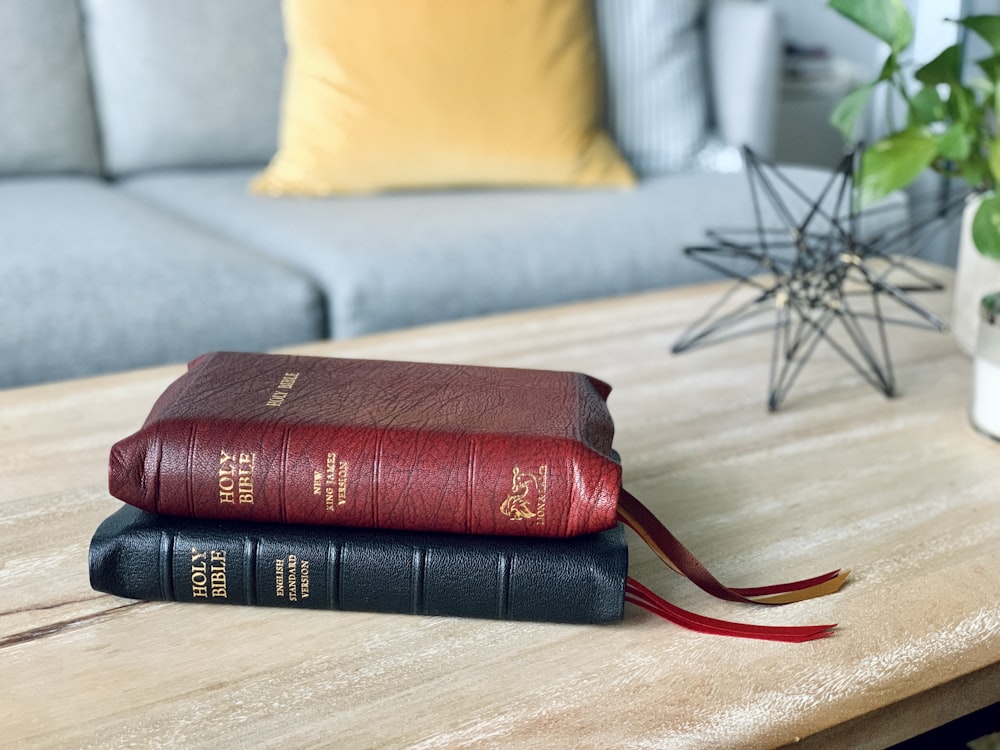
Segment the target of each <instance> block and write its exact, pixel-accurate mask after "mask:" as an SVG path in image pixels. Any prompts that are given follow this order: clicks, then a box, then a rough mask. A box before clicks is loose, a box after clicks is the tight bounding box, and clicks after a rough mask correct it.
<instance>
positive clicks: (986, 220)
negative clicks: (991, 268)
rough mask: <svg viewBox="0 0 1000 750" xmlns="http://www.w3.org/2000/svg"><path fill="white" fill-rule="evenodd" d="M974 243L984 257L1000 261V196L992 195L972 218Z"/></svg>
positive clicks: (984, 200) (985, 199)
mask: <svg viewBox="0 0 1000 750" xmlns="http://www.w3.org/2000/svg"><path fill="white" fill-rule="evenodd" d="M972 241H973V242H975V243H976V247H977V248H978V249H979V252H981V253H982V254H983V255H987V256H989V257H991V258H996V259H997V260H1000V195H997V194H996V193H991V194H990V195H988V196H987V197H986V198H984V199H983V202H982V203H981V204H980V205H979V208H978V210H977V211H976V215H975V216H973V217H972Z"/></svg>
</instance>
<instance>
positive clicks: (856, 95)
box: [830, 83, 873, 143]
mask: <svg viewBox="0 0 1000 750" xmlns="http://www.w3.org/2000/svg"><path fill="white" fill-rule="evenodd" d="M872 88H873V85H872V84H870V83H866V84H863V85H861V86H858V87H857V88H856V89H854V91H852V92H851V93H849V94H848V95H847V96H845V97H844V98H843V99H841V100H840V103H839V104H838V105H837V107H836V109H834V110H833V114H832V115H830V124H831V125H833V127H835V128H836V129H837V130H839V131H840V133H841V135H843V136H844V140H845V141H847V142H848V143H850V142H852V141H853V140H854V129H855V125H856V123H857V121H858V118H859V117H861V113H862V112H864V110H865V107H866V106H867V104H868V99H869V98H870V97H871V94H872Z"/></svg>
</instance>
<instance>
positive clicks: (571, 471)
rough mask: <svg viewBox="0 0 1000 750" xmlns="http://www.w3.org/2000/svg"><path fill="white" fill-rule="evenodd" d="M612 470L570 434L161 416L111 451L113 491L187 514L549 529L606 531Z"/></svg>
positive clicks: (610, 521)
mask: <svg viewBox="0 0 1000 750" xmlns="http://www.w3.org/2000/svg"><path fill="white" fill-rule="evenodd" d="M620 485H621V467H620V466H619V464H618V463H617V462H616V461H614V460H613V459H611V458H609V457H607V456H602V455H600V454H598V453H596V452H594V451H592V450H590V449H589V448H588V447H586V446H584V445H581V444H580V443H578V442H575V441H572V440H564V439H556V438H532V437H531V436H527V437H518V438H516V439H512V438H510V437H508V436H503V435H483V434H476V435H469V434H466V433H462V432H456V433H445V432H426V431H421V430H403V429H398V430H392V429H388V430H373V429H371V428H366V427H364V426H350V425H347V426H329V425H308V424H296V425H283V424H280V423H276V424H266V423H255V424H253V425H249V426H248V425H245V424H241V423H240V422H238V421H235V420H234V421H232V422H221V421H212V422H208V423H204V422H195V421H172V422H165V423H162V424H156V425H154V426H152V427H151V428H149V429H148V430H142V431H140V432H138V433H136V434H135V435H133V436H131V437H129V438H126V439H125V440H123V441H121V442H119V443H118V444H116V445H115V446H114V448H113V449H112V452H111V460H110V488H111V494H112V495H114V496H115V497H117V498H119V499H121V500H123V501H125V502H127V503H130V504H132V505H135V506H136V507H139V508H142V509H144V510H148V511H151V512H156V513H161V514H166V515H175V516H186V517H192V518H217V519H227V520H253V521H266V522H279V523H298V524H319V525H336V526H358V527H365V528H382V529H400V530H421V531H441V532H449V533H467V534H501V535H510V536H539V537H542V536H544V537H562V536H575V535H579V534H585V533H591V532H595V531H600V530H602V529H607V528H610V527H612V526H614V525H615V523H616V522H617V519H616V516H615V509H616V504H617V500H618V490H619V488H620Z"/></svg>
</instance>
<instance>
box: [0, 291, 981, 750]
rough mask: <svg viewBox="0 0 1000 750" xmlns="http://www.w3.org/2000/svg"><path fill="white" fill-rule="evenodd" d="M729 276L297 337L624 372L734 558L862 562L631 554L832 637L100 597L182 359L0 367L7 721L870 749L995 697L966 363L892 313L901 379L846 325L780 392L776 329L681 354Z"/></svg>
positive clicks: (395, 353)
mask: <svg viewBox="0 0 1000 750" xmlns="http://www.w3.org/2000/svg"><path fill="white" fill-rule="evenodd" d="M942 274H943V275H944V272H942ZM722 288H723V287H722V286H719V285H714V286H713V285H710V286H707V287H701V288H690V289H684V290H680V291H671V292H664V293H653V294H647V295H641V296H635V297H629V298H623V299H615V300H606V301H599V302H594V303H588V304H582V305H576V306H570V307H563V308H556V309H548V310H542V311H536V312H528V313H521V314H515V315H510V316H501V317H495V318H489V319H482V320H474V321H468V322H459V323H455V324H449V325H443V326H437V327H433V328H424V329H419V330H413V331H408V332H403V333H396V334H391V335H384V336H376V337H370V338H365V339H357V340H352V341H346V342H342V343H322V344H318V345H312V346H306V347H300V348H298V349H297V350H298V351H301V352H305V353H312V354H318V353H323V354H332V355H343V356H363V357H372V358H396V359H412V360H428V361H431V360H437V361H451V362H467V363H476V364H491V365H505V366H530V367H550V368H558V369H575V370H583V371H586V372H589V373H592V374H594V375H596V376H599V377H601V378H604V379H606V380H608V381H609V382H610V383H612V385H613V386H614V388H615V391H614V393H613V394H612V396H611V402H610V403H611V409H612V413H613V414H614V416H615V419H616V423H617V427H618V435H617V437H616V446H617V448H618V450H619V451H620V452H621V453H622V455H623V457H624V466H625V483H626V486H627V487H629V488H630V489H631V490H632V491H633V492H634V493H635V494H637V495H639V496H640V497H641V498H643V499H645V500H646V501H647V503H648V504H649V505H650V507H651V508H653V509H654V510H655V511H656V512H657V514H658V515H659V516H660V517H661V518H662V519H663V520H664V521H665V522H666V523H667V525H668V526H670V528H671V529H672V530H673V531H674V533H675V534H677V535H678V536H679V537H680V538H681V539H682V540H684V541H685V542H686V543H687V544H688V546H689V547H691V548H692V549H693V550H694V551H695V552H696V553H697V554H698V555H699V556H700V557H701V559H702V560H703V561H704V562H705V563H706V564H707V565H708V566H709V567H710V568H712V569H713V570H714V571H715V572H716V574H717V575H719V577H720V578H722V579H723V580H725V581H726V582H728V583H730V584H731V585H744V586H749V585H755V584H757V583H768V582H773V581H774V580H785V579H787V578H790V577H802V576H807V575H811V574H815V573H819V572H822V571H825V570H828V569H831V568H836V567H840V566H846V567H851V568H853V570H854V574H853V577H852V579H851V581H850V582H849V583H848V585H847V586H845V588H844V589H843V590H842V591H841V592H840V593H838V594H836V595H833V596H829V597H825V598H822V599H818V600H813V601H809V602H804V603H800V604H794V605H790V606H787V607H778V608H758V607H748V606H746V605H739V604H733V603H728V602H721V601H716V600H714V599H711V598H709V597H708V596H707V595H705V594H702V593H701V592H700V591H698V590H697V589H694V587H693V586H691V585H690V584H688V583H687V582H685V581H683V580H681V579H679V578H678V577H677V576H674V575H673V574H671V573H670V572H669V571H667V570H665V569H664V568H663V567H662V566H661V565H659V564H658V563H657V561H656V560H655V558H653V556H652V554H651V553H648V551H647V550H646V549H645V548H644V547H642V545H641V544H640V543H638V542H637V540H636V539H635V538H634V537H631V538H630V542H631V547H632V572H633V574H634V575H637V576H638V577H640V578H641V579H642V580H644V581H645V582H646V583H647V584H649V585H650V586H651V587H652V588H654V589H655V590H657V591H658V592H660V593H661V594H664V595H666V596H667V597H668V598H670V599H671V600H672V601H673V602H674V603H676V604H678V605H680V606H684V607H687V608H690V609H693V610H696V611H699V612H702V613H704V614H707V615H710V616H715V617H721V618H726V619H740V620H744V621H751V622H760V623H785V624H804V623H813V622H839V623H840V628H839V630H838V631H837V633H836V635H835V636H834V637H833V638H830V639H826V640H822V641H817V642H813V643H807V644H801V645H791V644H775V643H766V642H760V641H746V640H738V639H733V638H725V637H718V636H706V635H699V634H696V633H693V632H689V631H685V630H682V629H679V628H678V627H675V626H673V625H671V624H669V623H667V622H664V621H662V620H659V619H657V618H656V617H654V616H652V615H650V614H648V613H646V612H644V611H642V610H639V609H637V608H635V607H632V606H631V605H629V606H628V607H627V610H626V616H625V620H624V622H621V623H618V624H615V625H611V626H594V627H580V626H566V625H553V624H534V623H527V624H525V623H505V622H493V621H478V620H462V619H448V618H437V619H436V618H422V617H413V616H392V615H376V614H369V613H338V612H306V611H286V610H269V609H264V608H249V607H217V606H216V607H213V606H204V605H202V606H199V605H185V604H174V603H145V602H133V601H129V600H124V599H118V598H114V597H111V596H107V595H103V594H98V593H96V592H95V591H93V590H91V588H90V586H89V584H88V578H87V563H86V560H87V546H88V542H89V539H90V536H91V534H92V533H93V531H94V529H95V528H96V527H97V525H98V523H99V522H100V521H101V519H103V518H104V517H105V516H106V515H108V514H109V513H111V512H112V511H114V510H115V509H116V508H117V507H118V505H119V504H118V502H117V501H116V500H114V499H112V498H110V497H109V495H108V494H107V489H106V461H107V453H108V448H109V446H110V445H111V444H112V443H113V442H114V441H116V440H117V439H119V438H120V437H123V436H124V435H126V434H127V433H129V432H131V431H132V430H134V429H136V428H137V427H138V426H139V424H140V423H141V422H142V420H143V418H144V417H145V415H146V412H147V411H148V409H149V407H150V405H151V404H152V402H153V400H154V398H155V397H156V395H157V394H158V393H159V392H160V391H161V389H163V388H164V387H165V386H166V385H167V383H168V382H170V381H171V380H172V379H173V378H174V377H176V376H177V375H179V374H180V373H181V372H182V369H183V368H182V366H179V365H178V366H171V367H164V368H159V369H153V370H147V371H140V372H132V373H126V374H122V375H115V376H110V377H101V378H93V379H88V380H82V381H77V382H67V383H62V384H55V385H45V386H41V387H34V388H25V389H17V390H10V391H6V392H0V675H2V677H0V744H3V745H4V746H5V747H11V746H13V747H59V748H62V747H125V746H137V747H146V746H172V747H184V748H189V747H211V748H215V749H217V748H222V747H236V746H240V747H245V746H257V747H299V746H310V747H315V746H330V747H338V748H354V747H414V748H429V747H491V746H504V747H507V746H512V747H542V748H549V747H570V746H572V747H577V748H605V747H616V746H619V747H643V748H650V747H664V748H722V747H725V748H740V747H746V748H761V747H774V746H781V745H784V744H788V743H794V742H797V741H801V743H800V744H801V746H802V747H807V748H809V747H821V748H829V747H851V748H864V747H881V746H884V745H887V744H890V743H892V742H895V741H898V740H901V739H904V738H906V737H908V736H912V735H914V734H917V733H920V732H922V731H924V730H926V729H928V728H930V727H932V726H934V725H938V724H941V723H944V722H946V721H948V720H950V719H952V718H955V717H958V716H960V715H963V714H965V713H968V712H971V711H974V710H977V709H979V708H981V707H982V706H985V705H988V704H990V703H993V702H996V701H998V700H1000V664H998V662H1000V574H998V571H1000V471H998V462H1000V445H998V444H996V443H993V442H991V441H989V440H987V439H985V438H983V437H981V436H980V435H978V434H976V433H975V432H974V431H973V429H972V428H971V427H970V425H969V422H968V419H967V402H968V399H969V390H970V373H971V365H970V362H969V361H968V360H967V359H965V358H963V357H962V356H961V355H959V353H958V351H957V348H956V346H955V345H954V344H953V342H952V340H951V339H950V338H949V337H948V336H947V335H942V334H938V333H935V332H927V331H918V330H912V329H909V328H903V327H894V328H892V329H890V334H891V342H892V351H893V361H894V364H895V372H896V376H897V379H898V382H899V390H900V395H899V397H898V398H895V399H886V398H884V397H883V396H882V395H881V394H879V393H878V392H876V391H875V390H874V389H873V388H871V387H870V386H869V385H867V384H866V383H864V382H863V381H862V380H861V378H860V377H858V375H857V374H856V373H855V372H854V371H853V370H850V369H849V368H848V367H847V366H846V365H844V364H843V362H842V361H841V359H840V358H839V357H838V356H837V355H836V354H834V353H832V352H831V351H829V350H828V349H824V348H822V347H821V348H820V349H818V350H817V351H816V353H815V355H814V357H813V360H812V361H811V362H810V363H809V365H808V366H807V367H806V368H805V370H804V371H803V373H802V375H801V377H800V379H799V382H798V383H797V384H796V386H795V388H794V389H793V390H792V392H791V394H790V395H789V397H788V399H787V400H786V402H785V404H784V406H783V408H782V410H781V411H779V412H777V413H775V414H769V413H768V412H767V410H766V408H765V405H764V404H765V391H766V383H767V372H768V366H769V358H770V348H771V347H770V344H771V340H770V337H769V336H768V335H767V334H762V335H755V336H751V337H747V338H743V339H738V340H735V341H732V342H730V343H727V344H725V345H721V346H718V347H713V348H709V349H705V350H702V351H697V352H690V353H686V354H684V355H680V356H674V355H671V354H669V347H670V344H671V343H672V342H673V341H674V340H675V339H676V338H677V336H678V335H679V333H680V332H681V330H682V328H683V327H684V326H685V325H686V324H687V323H688V322H689V321H691V320H693V319H694V318H695V317H696V316H697V315H698V314H699V313H700V312H702V311H703V310H704V309H705V307H706V306H707V304H708V303H709V302H710V301H711V300H712V299H713V298H714V296H715V295H717V294H718V293H719V291H720V290H721V289H722ZM923 301H924V302H925V303H926V304H928V305H929V306H930V307H932V308H933V309H936V310H937V311H938V312H941V313H944V312H945V311H947V310H948V309H949V306H948V299H947V295H945V294H937V295H933V294H932V295H925V296H924V297H923Z"/></svg>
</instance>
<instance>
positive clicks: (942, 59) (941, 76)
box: [913, 44, 962, 86]
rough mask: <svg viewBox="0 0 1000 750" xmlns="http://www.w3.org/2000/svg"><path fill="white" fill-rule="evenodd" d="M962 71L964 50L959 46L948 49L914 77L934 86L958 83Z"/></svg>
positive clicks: (920, 69) (954, 45) (919, 70)
mask: <svg viewBox="0 0 1000 750" xmlns="http://www.w3.org/2000/svg"><path fill="white" fill-rule="evenodd" d="M961 70H962V50H961V48H960V47H959V45H957V44H953V45H952V46H951V47H947V48H946V49H944V50H942V51H941V53H940V54H939V55H938V56H937V57H935V58H934V59H933V60H931V61H930V62H929V63H927V64H926V65H924V66H923V67H921V68H919V69H918V70H917V71H916V72H915V73H914V74H913V75H914V77H915V78H916V79H917V80H918V81H920V82H921V83H924V84H927V85H928V86H933V85H935V84H938V83H957V82H958V81H959V80H960V76H961Z"/></svg>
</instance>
